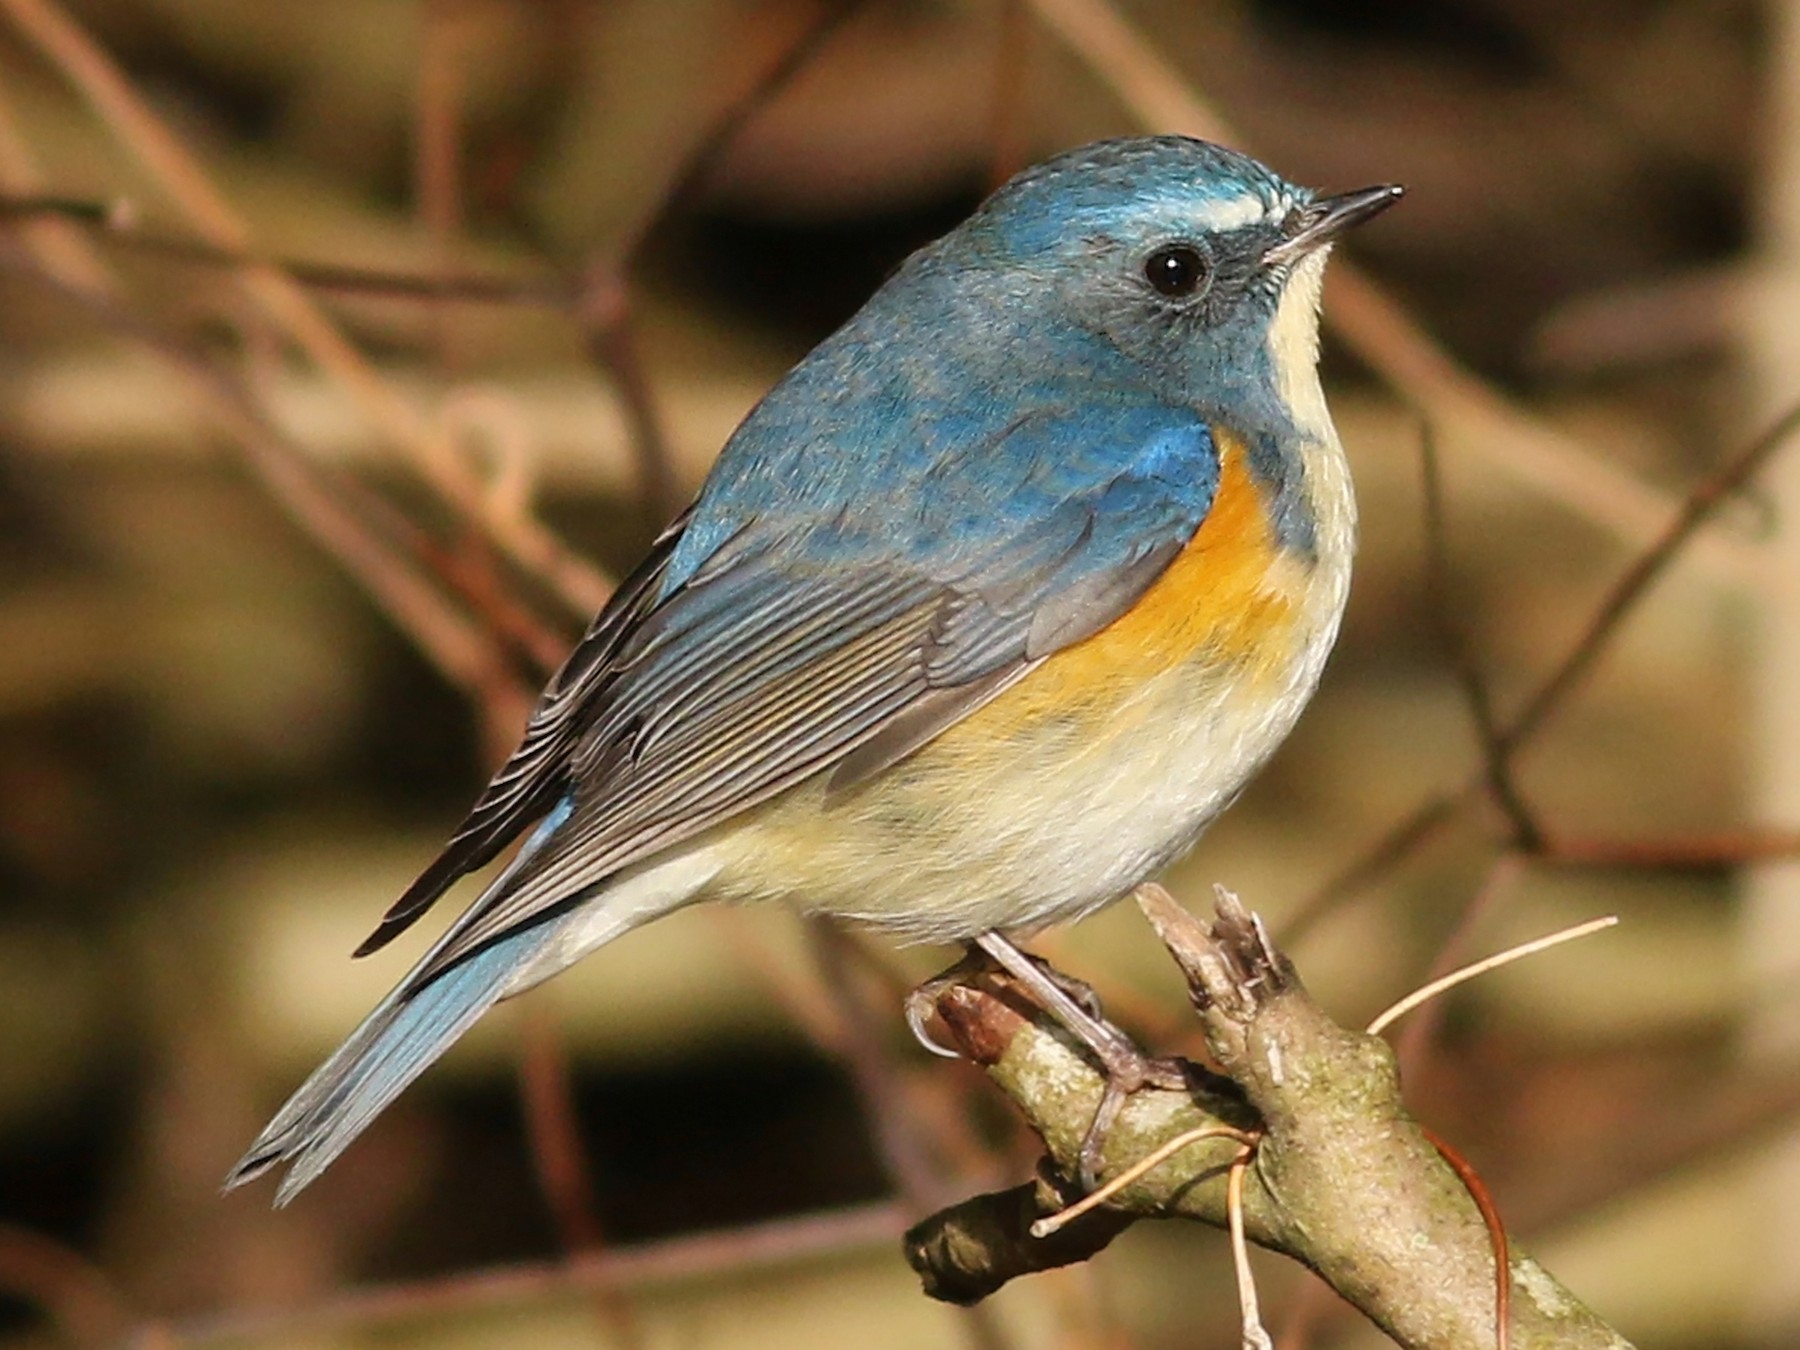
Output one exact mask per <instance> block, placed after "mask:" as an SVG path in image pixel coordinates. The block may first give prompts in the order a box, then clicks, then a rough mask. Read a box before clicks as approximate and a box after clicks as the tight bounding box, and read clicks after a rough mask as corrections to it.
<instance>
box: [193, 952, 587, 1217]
mask: <svg viewBox="0 0 1800 1350" xmlns="http://www.w3.org/2000/svg"><path fill="white" fill-rule="evenodd" d="M559 926H560V925H559V924H557V923H556V922H555V921H551V922H548V923H543V924H539V925H537V926H536V927H533V928H530V929H527V930H525V931H524V932H520V933H514V934H511V935H510V936H508V937H505V938H502V939H501V940H500V941H498V942H496V943H495V944H494V945H493V946H491V947H488V948H485V949H484V950H482V951H479V952H477V953H476V954H475V955H473V956H471V957H470V958H469V959H468V960H466V961H464V962H462V963H461V964H459V965H456V966H453V967H451V968H450V969H449V970H447V971H445V972H444V973H443V974H442V975H440V976H438V977H437V978H436V979H435V980H433V981H431V983H429V984H427V985H426V986H425V987H424V988H422V989H419V990H416V991H413V992H410V993H409V992H407V988H406V985H405V984H404V983H403V984H401V986H400V987H399V988H398V989H395V990H394V992H393V993H391V994H389V995H388V996H387V997H386V998H385V999H383V1000H382V1001H381V1003H380V1004H379V1005H377V1006H376V1008H375V1011H374V1012H372V1013H370V1014H369V1016H368V1017H367V1018H366V1019H364V1021H363V1024H362V1025H361V1026H359V1027H358V1028H357V1029H356V1030H355V1031H354V1032H352V1033H351V1034H350V1038H349V1039H348V1040H346V1041H345V1042H344V1043H343V1044H342V1045H341V1046H339V1047H338V1049H337V1051H336V1053H335V1054H333V1055H332V1056H331V1058H330V1059H328V1060H326V1061H325V1062H324V1063H323V1064H321V1065H320V1066H319V1067H318V1068H317V1069H316V1070H314V1072H313V1075H312V1077H310V1078H308V1079H307V1080H306V1082H305V1083H304V1084H302V1085H301V1087H300V1090H299V1091H298V1092H296V1093H295V1094H294V1095H293V1096H292V1097H291V1098H289V1099H288V1103H287V1105H286V1106H284V1107H282V1108H281V1110H280V1112H279V1113H278V1114H277V1115H276V1117H275V1119H274V1120H272V1121H270V1122H269V1125H268V1128H267V1129H265V1130H264V1131H263V1132H262V1134H261V1136H259V1137H258V1139H257V1141H256V1142H255V1143H254V1144H252V1145H251V1146H250V1151H249V1152H248V1153H246V1154H245V1155H244V1157H243V1159H242V1160H241V1161H240V1162H239V1163H238V1165H237V1166H236V1167H234V1168H232V1169H231V1173H230V1175H229V1176H227V1177H226V1178H225V1189H226V1190H231V1189H233V1188H234V1187H237V1186H241V1185H243V1184H244V1183H245V1182H247V1181H250V1180H252V1179H254V1178H256V1177H259V1176H261V1175H262V1174H263V1173H264V1172H266V1171H268V1170H269V1169H270V1168H271V1167H276V1166H279V1165H280V1164H282V1163H286V1164H287V1169H288V1170H287V1175H286V1176H285V1177H283V1178H282V1180H281V1186H280V1188H279V1189H278V1190H277V1191H276V1192H275V1203H276V1204H277V1205H285V1204H286V1203H287V1202H288V1201H290V1200H292V1199H293V1198H294V1197H295V1196H296V1195H298V1194H299V1193H300V1192H301V1190H302V1189H304V1188H305V1187H306V1186H307V1185H309V1184H310V1183H311V1182H312V1181H313V1180H314V1179H315V1178H316V1177H317V1176H318V1175H319V1173H321V1172H323V1171H324V1170H325V1169H326V1168H327V1167H329V1166H330V1165H331V1163H332V1161H333V1160H334V1159H335V1158H336V1157H337V1156H338V1154H340V1153H342V1152H343V1151H344V1150H345V1149H346V1148H347V1147H349V1145H350V1142H351V1140H353V1139H355V1138H356V1136H357V1135H359V1134H361V1133H362V1132H363V1129H364V1128H365V1127H366V1126H367V1125H368V1124H369V1122H370V1121H372V1120H373V1119H375V1117H376V1116H377V1115H379V1114H380V1113H381V1111H382V1109H383V1108H384V1107H386V1106H387V1104H388V1103H389V1102H391V1101H393V1100H394V1098H395V1097H397V1096H399V1095H400V1091H401V1089H403V1088H404V1087H406V1085H407V1084H408V1083H410V1082H412V1080H413V1079H415V1078H417V1077H418V1076H419V1075H420V1074H421V1073H423V1072H424V1071H425V1068H426V1066H428V1065H429V1064H430V1063H431V1062H432V1061H433V1060H435V1059H436V1058H437V1057H438V1056H439V1055H441V1054H443V1053H444V1051H445V1050H447V1049H449V1048H450V1046H451V1044H452V1043H453V1042H454V1041H455V1040H456V1039H457V1037H459V1036H461V1035H462V1034H463V1033H464V1032H465V1031H467V1030H468V1029H469V1028H470V1027H471V1026H473V1025H474V1024H475V1020H476V1019H477V1018H479V1017H480V1016H481V1014H482V1013H484V1012H486V1011H487V1010H488V1009H489V1008H490V1007H492V1006H493V1005H494V1004H495V1003H496V1002H497V1001H498V1000H499V999H500V997H501V995H502V994H504V993H505V992H506V987H507V984H508V982H509V981H510V980H511V978H512V976H513V974H514V973H515V972H516V971H518V970H519V969H520V968H521V967H522V966H524V965H525V963H526V962H528V961H529V960H530V959H531V957H533V956H535V955H536V954H537V953H538V951H540V950H541V949H542V948H543V946H544V943H545V942H546V940H547V939H548V938H549V937H550V936H552V935H553V933H554V931H555V930H556V929H557V928H558V927H559Z"/></svg>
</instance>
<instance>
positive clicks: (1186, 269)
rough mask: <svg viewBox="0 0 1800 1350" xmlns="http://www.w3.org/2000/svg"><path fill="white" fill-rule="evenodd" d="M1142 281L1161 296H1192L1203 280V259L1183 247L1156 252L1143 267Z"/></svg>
mask: <svg viewBox="0 0 1800 1350" xmlns="http://www.w3.org/2000/svg"><path fill="white" fill-rule="evenodd" d="M1144 279H1145V280H1146V281H1148V282H1149V283H1150V284H1151V285H1152V286H1154V287H1156V289H1157V290H1158V291H1159V292H1160V293H1162V294H1163V295H1167V296H1171V297H1178V296H1183V295H1192V294H1193V293H1194V292H1195V291H1196V290H1198V289H1199V288H1200V283H1201V282H1202V281H1204V280H1206V259H1205V258H1202V257H1201V256H1200V252H1199V250H1198V249H1193V248H1189V247H1188V246H1187V245H1186V244H1175V245H1173V246H1171V247H1169V248H1159V249H1157V250H1156V252H1154V253H1152V254H1151V255H1150V259H1149V261H1148V262H1146V263H1145V264H1144Z"/></svg>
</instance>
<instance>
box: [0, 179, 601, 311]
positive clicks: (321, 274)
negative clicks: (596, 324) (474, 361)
mask: <svg viewBox="0 0 1800 1350" xmlns="http://www.w3.org/2000/svg"><path fill="white" fill-rule="evenodd" d="M37 217H49V218H51V219H53V220H56V221H58V222H61V223H64V224H68V225H71V226H75V227H78V228H82V229H86V230H89V231H90V232H92V233H93V235H94V236H95V237H96V238H98V239H101V240H104V241H105V242H106V243H107V244H108V245H111V246H116V247H119V248H124V249H129V250H131V251H133V252H138V253H145V254H150V255H152V256H155V257H160V258H167V259H170V260H172V261H175V262H186V263H193V264H195V265H196V266H201V267H219V268H233V269H250V268H267V269H270V270H273V271H277V272H281V273H283V274H284V275H286V276H288V277H290V278H292V279H293V280H294V281H296V282H298V283H299V284H301V285H302V286H306V287H309V288H310V289H312V290H317V291H338V292H344V293H347V294H352V295H368V296H373V297H377V298H381V299H394V300H456V301H462V302H465V303H473V304H494V305H535V306H540V307H543V308H548V309H567V308H569V307H570V306H571V305H572V304H573V303H574V299H575V292H576V289H577V282H576V280H575V278H573V277H566V276H559V275H555V274H551V273H543V274H532V275H529V276H504V275H500V274H497V273H496V274H490V273H480V272H462V271H457V270H453V269H446V270H442V271H433V272H406V271H399V272H397V271H393V270H391V269H387V268H379V267H356V266H353V265H350V264H346V263H322V262H311V261H307V260H304V259H300V258H291V257H285V256H278V255H274V254H260V253H252V252H247V251H245V250H242V249H227V248H218V247H216V246H215V245H212V244H208V243H204V242H202V241H200V240H198V239H184V238H177V237H175V236H173V235H166V234H158V233H156V232H155V231H152V230H146V229H144V228H143V227H142V226H141V225H140V224H139V223H138V220H137V218H136V214H135V213H134V212H131V211H128V210H123V209H121V207H120V204H119V203H118V202H105V201H97V200H94V199H92V198H85V197H60V196H40V195H18V194H0V221H4V220H30V219H33V218H37Z"/></svg>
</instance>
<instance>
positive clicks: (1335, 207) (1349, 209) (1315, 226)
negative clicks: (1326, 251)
mask: <svg viewBox="0 0 1800 1350" xmlns="http://www.w3.org/2000/svg"><path fill="white" fill-rule="evenodd" d="M1405 193H1406V189H1405V188H1403V187H1401V186H1400V185H1399V184H1398V183H1384V184H1382V185H1381V186H1380V187H1371V188H1359V189H1358V190H1357V191H1355V192H1340V193H1339V194H1338V195H1337V196H1335V197H1319V198H1316V199H1315V200H1313V201H1312V202H1311V203H1310V204H1308V205H1307V206H1305V207H1303V208H1301V209H1300V210H1298V211H1296V212H1295V213H1294V215H1293V217H1292V219H1291V220H1290V222H1289V224H1288V230H1287V236H1286V238H1284V239H1282V240H1281V241H1280V242H1279V243H1278V244H1276V245H1275V246H1274V247H1273V248H1271V249H1270V250H1269V251H1268V252H1267V253H1265V254H1263V266H1265V267H1272V266H1276V265H1278V264H1281V263H1291V262H1297V261H1298V260H1299V259H1301V258H1304V257H1305V256H1306V255H1307V254H1308V253H1311V252H1312V251H1313V250H1314V249H1316V248H1322V247H1323V246H1324V245H1326V244H1329V243H1330V242H1331V241H1332V240H1333V239H1336V238H1337V237H1338V236H1339V235H1340V234H1342V233H1343V232H1344V231H1345V230H1347V229H1349V228H1350V227H1351V226H1352V225H1360V224H1362V223H1363V222H1364V221H1365V220H1372V219H1374V217H1376V216H1378V215H1380V214H1381V213H1382V212H1383V211H1385V210H1387V209H1388V207H1390V206H1392V205H1393V204H1394V203H1395V202H1397V201H1399V200H1400V198H1401V197H1402V196H1404V195H1405Z"/></svg>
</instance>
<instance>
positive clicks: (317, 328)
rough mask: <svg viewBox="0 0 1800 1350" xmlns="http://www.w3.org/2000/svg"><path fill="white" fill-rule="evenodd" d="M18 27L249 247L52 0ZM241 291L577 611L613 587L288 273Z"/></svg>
mask: <svg viewBox="0 0 1800 1350" xmlns="http://www.w3.org/2000/svg"><path fill="white" fill-rule="evenodd" d="M0 9H4V10H5V11H6V13H7V14H8V16H9V17H10V18H11V19H12V21H13V23H14V24H15V25H16V26H17V28H18V29H19V31H20V32H21V33H22V34H23V35H24V36H25V37H26V38H27V39H28V40H29V41H30V42H31V43H32V45H34V46H35V47H36V48H37V49H38V50H39V51H40V52H41V53H42V54H43V55H44V57H45V58H46V59H48V60H49V61H50V62H51V63H52V64H53V65H55V66H56V67H57V69H59V70H60V71H61V72H62V73H63V75H64V76H65V77H66V78H67V79H68V80H69V82H70V84H72V85H73V86H74V87H75V89H76V90H77V92H78V93H80V95H81V96H82V98H83V99H84V100H85V101H86V102H87V103H88V105H89V106H90V107H91V108H92V110H93V112H94V114H95V115H96V116H97V117H98V118H99V120H100V122H101V123H102V125H103V126H105V128H106V129H107V130H108V131H109V132H110V133H111V134H112V135H113V137H114V138H115V139H116V140H117V141H118V142H119V144H120V145H121V146H122V147H123V148H124V149H125V150H126V151H127V152H128V153H129V154H131V155H132V156H133V157H134V158H135V159H136V160H137V161H138V162H139V164H140V165H141V166H142V167H143V168H144V170H145V172H146V173H147V174H148V175H149V176H150V178H151V179H152V180H153V181H155V182H156V183H157V184H158V186H159V187H161V188H162V190H163V191H164V192H165V193H166V194H167V196H168V197H169V199H170V200H171V201H172V202H173V203H174V204H175V205H177V206H178V207H180V208H181V210H182V212H183V214H184V215H185V216H186V217H187V219H188V221H189V223H190V224H191V225H192V226H193V227H194V229H195V230H196V231H197V232H198V233H199V235H200V236H201V238H202V239H204V240H205V241H206V242H207V243H209V244H211V245H212V246H214V247H216V248H220V249H224V250H228V251H232V252H240V253H243V252H248V251H249V245H250V230H249V227H248V225H247V224H246V223H245V221H244V219H243V218H242V217H241V216H240V215H239V214H238V213H237V211H236V210H234V209H233V208H232V206H231V205H230V204H229V203H228V202H227V200H226V199H225V197H224V196H223V194H221V193H220V192H219V191H218V189H217V188H215V187H214V186H213V184H212V182H211V180H210V179H209V178H208V177H207V175H206V173H205V171H204V170H203V169H202V168H201V167H200V165H199V163H198V161H197V160H196V159H195V158H194V157H193V155H191V154H190V153H189V151H188V150H187V148H186V147H185V146H184V145H183V144H182V143H181V141H180V139H179V138H178V137H176V135H175V134H174V133H173V132H172V131H171V130H170V129H169V128H168V126H167V125H166V124H165V123H164V122H163V121H162V120H161V119H160V118H158V117H157V116H156V114H155V113H154V112H153V111H151V109H150V106H149V104H148V103H147V102H146V101H145V100H144V99H143V98H142V97H141V96H140V95H139V94H138V93H137V91H136V90H135V89H134V88H133V87H132V85H131V82H130V81H129V80H128V79H127V78H126V77H125V75H124V73H123V72H122V71H121V70H120V68H119V66H118V64H117V63H116V62H115V61H114V60H113V59H112V58H111V57H110V56H109V55H108V54H107V53H106V52H105V50H104V49H102V48H101V47H100V46H99V44H97V43H96V42H94V40H93V39H92V38H91V37H90V36H89V35H88V34H87V32H86V31H85V30H84V29H83V28H82V27H81V26H80V25H78V24H77V23H76V22H75V21H74V20H73V19H71V18H70V17H69V15H68V14H67V13H66V12H65V11H64V10H63V9H62V7H61V6H59V5H58V4H56V3H55V0H0ZM235 275H236V279H237V281H238V283H239V284H240V285H241V286H242V287H243V289H244V291H245V292H246V293H247V294H248V295H249V296H250V297H251V298H252V299H254V300H255V301H256V303H257V304H258V306H259V307H260V308H261V309H262V310H263V311H264V312H265V313H266V314H267V315H268V316H269V318H270V319H271V320H272V321H273V322H274V323H275V324H276V325H277V326H278V327H279V328H280V329H281V331H283V332H284V333H286V334H287V335H288V337H290V338H291V339H292V340H293V341H294V342H295V343H296V344H297V345H298V346H299V347H300V348H301V349H302V350H303V351H305V352H306V353H307V355H308V356H310V357H311V358H312V360H313V361H314V362H315V363H317V365H318V366H319V368H320V369H321V370H323V371H324V372H325V373H326V374H327V375H329V376H330V377H331V378H332V379H333V380H334V381H336V382H337V383H338V384H339V385H341V386H342V387H343V388H344V389H345V390H346V391H347V392H348V393H349V395H350V396H351V398H352V400H353V401H354V402H355V404H356V405H357V406H358V407H359V408H360V409H361V410H362V412H363V413H364V415H365V416H366V417H368V419H369V420H370V422H371V423H373V424H374V425H375V426H376V427H378V428H379V429H380V430H381V432H382V434H383V435H384V436H385V437H386V438H387V439H388V440H389V441H390V442H392V443H393V444H394V445H396V446H398V447H400V448H401V449H402V450H404V451H405V452H406V453H407V455H408V456H409V457H410V458H411V459H412V460H413V462H414V463H415V464H416V465H417V467H418V468H419V470H420V472H421V473H422V474H423V476H424V477H425V479H426V481H427V482H428V483H430V484H431V485H432V487H433V489H434V490H435V491H437V492H438V493H439V494H440V496H442V498H443V499H444V500H445V501H446V502H448V503H449V504H450V505H451V506H453V507H454V508H455V509H456V510H457V511H458V512H460V513H461V514H462V515H463V516H464V517H465V518H467V519H468V520H469V521H470V522H471V523H473V524H475V525H477V526H479V527H480V528H481V529H482V530H483V531H485V532H486V534H487V535H488V536H489V537H490V538H492V539H493V541H494V542H495V544H496V545H497V546H498V547H499V548H501V550H502V551H503V552H505V553H506V554H507V555H508V556H510V557H512V558H513V559H514V560H515V561H517V562H518V564H519V565H520V566H522V567H524V568H526V569H527V570H528V571H530V572H532V573H534V574H535V575H537V576H539V577H540V578H542V579H543V580H544V582H545V583H546V584H547V585H548V586H549V587H550V588H551V589H552V590H553V591H554V592H555V593H556V594H557V595H558V596H560V597H561V598H562V599H563V600H564V601H565V602H566V603H567V604H568V605H569V607H570V608H571V609H572V610H573V611H574V612H576V613H577V614H578V615H580V616H581V617H583V618H585V617H587V616H588V615H590V614H592V613H593V612H594V611H595V610H596V609H598V608H599V607H600V606H601V605H602V604H603V603H604V602H605V600H606V597H607V595H608V593H609V592H610V590H611V586H610V584H609V583H608V582H607V580H606V579H605V577H604V576H602V575H601V574H600V573H599V572H598V571H597V570H595V569H594V568H593V567H592V566H590V565H589V564H588V563H586V562H585V561H583V560H581V559H579V558H577V557H576V556H574V555H573V554H571V553H570V552H569V551H568V550H567V549H565V548H564V547H563V545H562V543H561V542H560V541H559V540H557V539H556V538H555V537H554V536H553V535H552V534H551V533H550V532H549V531H548V530H547V529H545V528H544V527H543V526H542V525H541V524H539V523H538V522H537V521H536V520H535V519H533V518H532V517H529V516H527V517H523V518H519V517H514V518H511V519H507V518H496V517H495V516H494V514H493V513H492V512H491V511H490V510H489V509H488V506H487V502H486V498H485V491H484V488H483V485H482V483H481V481H480V479H479V478H478V477H477V476H476V475H475V474H474V473H473V472H472V470H471V469H470V467H469V466H468V465H467V464H466V463H465V462H464V461H463V460H462V459H461V458H460V457H459V456H458V455H457V454H456V453H455V452H454V450H453V448H452V447H451V445H450V444H449V442H448V441H447V439H446V438H445V437H444V436H442V435H441V434H439V433H437V432H436V431H434V430H433V428H432V426H431V424H430V422H429V421H428V419H426V418H425V417H423V416H422V415H421V413H420V412H419V410H418V409H417V408H415V407H414V406H413V405H412V404H411V403H410V402H408V401H407V400H406V399H405V398H403V397H401V395H400V394H399V393H398V392H397V391H395V390H394V389H393V388H392V387H391V386H390V385H389V384H388V383H387V382H386V381H385V380H383V379H382V378H381V376H380V375H379V374H377V373H376V371H375V369H374V367H373V366H372V365H371V364H370V363H369V361H368V359H367V358H366V357H365V356H364V355H363V354H362V353H361V352H360V351H358V350H357V348H356V347H355V345H354V344H352V343H351V342H350V341H349V340H348V339H347V338H346V337H345V336H344V335H343V334H342V332H340V331H339V329H338V328H337V326H336V325H335V324H334V323H333V322H332V321H331V320H330V319H329V318H328V317H327V316H326V315H325V314H324V312H323V311H322V310H320V309H319V308H318V307H317V306H316V305H315V304H314V303H313V301H312V299H311V298H310V297H309V296H308V295H307V293H306V291H305V290H304V289H303V288H301V287H300V286H298V285H296V284H295V283H294V281H293V280H292V279H291V278H289V277H286V276H284V275H283V274H281V273H280V272H278V271H275V270H274V269H272V268H268V267H256V266H250V267H246V268H244V269H242V270H241V271H239V272H238V273H236V274H235Z"/></svg>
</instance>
